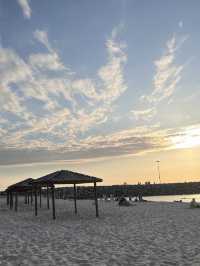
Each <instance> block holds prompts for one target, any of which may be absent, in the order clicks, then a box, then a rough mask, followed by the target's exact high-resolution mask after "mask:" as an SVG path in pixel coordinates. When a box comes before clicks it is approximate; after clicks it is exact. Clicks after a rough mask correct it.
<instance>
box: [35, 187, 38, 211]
mask: <svg viewBox="0 0 200 266" xmlns="http://www.w3.org/2000/svg"><path fill="white" fill-rule="evenodd" d="M34 194H35V216H37V215H38V206H37V187H35V191H34Z"/></svg>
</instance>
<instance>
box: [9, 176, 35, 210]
mask: <svg viewBox="0 0 200 266" xmlns="http://www.w3.org/2000/svg"><path fill="white" fill-rule="evenodd" d="M32 191H33V179H32V178H27V179H25V180H22V181H20V182H18V183H15V184H13V185H11V186H9V187H8V188H7V189H6V194H7V205H10V209H13V196H15V211H17V210H18V193H24V194H25V203H26V204H27V203H29V194H30V195H31V203H32V200H33V197H32Z"/></svg>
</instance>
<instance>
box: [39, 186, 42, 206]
mask: <svg viewBox="0 0 200 266" xmlns="http://www.w3.org/2000/svg"><path fill="white" fill-rule="evenodd" d="M39 194H40V208H41V207H42V188H41V187H40V190H39Z"/></svg>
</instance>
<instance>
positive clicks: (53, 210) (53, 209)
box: [51, 185, 56, 220]
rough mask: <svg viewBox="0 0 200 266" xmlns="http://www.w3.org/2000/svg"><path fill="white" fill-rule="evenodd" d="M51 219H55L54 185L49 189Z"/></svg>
mask: <svg viewBox="0 0 200 266" xmlns="http://www.w3.org/2000/svg"><path fill="white" fill-rule="evenodd" d="M51 196H52V212H53V219H54V220H55V219H56V211H55V192H54V185H53V186H52V187H51Z"/></svg>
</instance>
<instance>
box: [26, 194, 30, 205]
mask: <svg viewBox="0 0 200 266" xmlns="http://www.w3.org/2000/svg"><path fill="white" fill-rule="evenodd" d="M29 202H30V201H29V192H27V203H28V205H29Z"/></svg>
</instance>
